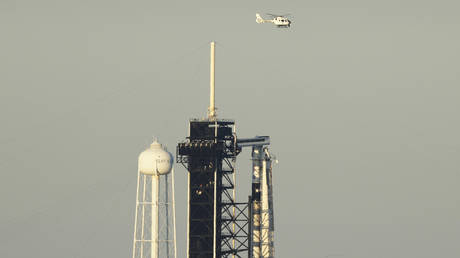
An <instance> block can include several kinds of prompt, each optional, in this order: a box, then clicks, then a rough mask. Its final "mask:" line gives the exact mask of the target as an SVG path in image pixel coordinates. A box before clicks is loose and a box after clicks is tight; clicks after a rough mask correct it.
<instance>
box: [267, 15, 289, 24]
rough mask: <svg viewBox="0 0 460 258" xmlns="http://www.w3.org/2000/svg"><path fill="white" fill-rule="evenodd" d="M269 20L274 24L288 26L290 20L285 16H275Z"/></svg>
mask: <svg viewBox="0 0 460 258" xmlns="http://www.w3.org/2000/svg"><path fill="white" fill-rule="evenodd" d="M271 21H272V22H273V24H275V25H276V26H289V25H290V24H291V21H289V20H288V19H287V18H284V17H276V18H274V19H273V20H271Z"/></svg>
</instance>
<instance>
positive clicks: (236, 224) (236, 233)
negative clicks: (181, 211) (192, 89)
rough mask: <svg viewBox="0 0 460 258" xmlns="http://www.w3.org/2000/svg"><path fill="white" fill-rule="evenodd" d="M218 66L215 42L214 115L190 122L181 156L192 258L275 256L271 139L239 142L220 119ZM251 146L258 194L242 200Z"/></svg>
mask: <svg viewBox="0 0 460 258" xmlns="http://www.w3.org/2000/svg"><path fill="white" fill-rule="evenodd" d="M214 64H215V43H214V42H211V76H210V88H211V92H210V105H209V109H208V117H207V118H205V119H191V120H190V122H189V132H188V137H187V138H186V140H185V141H183V142H180V143H179V144H178V145H177V152H176V154H177V162H178V163H181V164H183V165H184V167H185V168H186V169H187V171H188V210H187V212H188V216H187V217H188V218H187V219H188V225H187V258H221V257H257V258H259V257H260V258H262V257H263V258H266V257H274V256H273V223H272V222H273V220H272V218H273V212H272V211H273V209H272V207H273V202H272V201H271V163H267V161H270V160H271V158H270V156H268V157H267V156H266V155H269V153H268V151H267V147H265V146H264V145H268V144H269V137H268V136H262V137H255V138H250V139H237V136H236V130H235V122H234V121H233V120H226V119H217V115H216V108H215V85H214V68H215V67H214ZM247 146H251V147H253V184H252V196H250V197H249V201H248V202H236V200H235V199H236V198H235V197H236V192H235V162H236V156H237V155H238V154H239V153H240V152H241V150H242V148H243V147H247ZM256 151H257V152H258V153H259V152H260V155H259V154H257V155H255V154H254V153H255V152H256ZM267 168H269V173H268V174H267V173H266V172H267V171H268V169H267ZM256 169H257V170H256ZM265 175H267V176H270V178H267V177H266V176H265ZM267 183H268V184H270V187H267ZM269 192H270V193H269ZM268 193H269V194H268ZM270 203H271V205H269V204H270ZM270 211H271V212H270ZM265 214H268V215H269V216H268V217H267V216H265ZM270 216H271V217H270ZM265 218H266V219H265ZM265 236H267V237H265ZM266 247H268V248H266ZM264 250H265V251H264Z"/></svg>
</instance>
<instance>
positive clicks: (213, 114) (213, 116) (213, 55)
mask: <svg viewBox="0 0 460 258" xmlns="http://www.w3.org/2000/svg"><path fill="white" fill-rule="evenodd" d="M215 62H216V43H215V42H214V41H212V42H211V75H210V78H209V79H210V80H209V83H210V87H211V94H210V96H209V108H208V119H209V120H216V115H217V114H216V106H215Z"/></svg>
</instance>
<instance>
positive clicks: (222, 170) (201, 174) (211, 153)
mask: <svg viewBox="0 0 460 258" xmlns="http://www.w3.org/2000/svg"><path fill="white" fill-rule="evenodd" d="M240 151H241V148H240V147H238V145H237V144H236V133H235V122H234V121H232V120H222V119H219V120H217V119H206V120H198V119H195V120H191V121H190V125H189V136H188V137H187V139H186V140H185V141H184V142H181V143H179V144H178V146H177V159H176V160H177V162H178V163H181V164H183V165H184V166H185V168H186V169H187V171H188V205H189V206H188V229H187V235H188V238H187V241H188V243H187V252H188V257H189V258H220V257H230V256H233V255H234V256H235V257H242V255H244V254H247V253H248V250H249V244H248V239H249V230H248V227H249V223H248V221H249V217H248V216H249V215H248V212H249V209H248V203H237V202H236V201H235V184H234V177H235V170H234V167H235V162H236V156H237V155H238V154H239V153H240Z"/></svg>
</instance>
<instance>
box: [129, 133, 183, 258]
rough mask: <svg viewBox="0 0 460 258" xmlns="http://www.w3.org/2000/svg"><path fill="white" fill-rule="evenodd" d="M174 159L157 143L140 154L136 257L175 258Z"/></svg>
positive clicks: (135, 238)
mask: <svg viewBox="0 0 460 258" xmlns="http://www.w3.org/2000/svg"><path fill="white" fill-rule="evenodd" d="M176 256H177V252H176V221H175V203H174V169H173V156H172V155H171V153H169V152H168V151H167V149H166V148H165V147H164V146H163V145H161V144H160V143H158V142H157V141H156V140H154V141H153V143H152V144H151V145H150V147H149V148H147V149H146V150H145V151H143V152H142V153H141V154H140V155H139V164H138V174H137V193H136V215H135V221H134V241H133V258H160V257H161V258H163V257H166V258H176Z"/></svg>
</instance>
